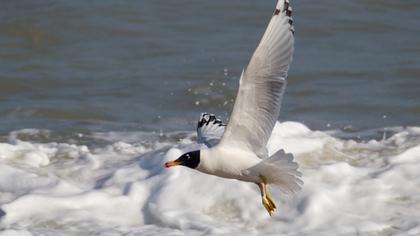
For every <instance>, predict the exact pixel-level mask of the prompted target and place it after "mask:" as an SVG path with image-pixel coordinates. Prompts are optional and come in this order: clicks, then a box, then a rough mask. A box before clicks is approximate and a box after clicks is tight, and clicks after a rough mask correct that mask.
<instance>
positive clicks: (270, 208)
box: [258, 183, 274, 216]
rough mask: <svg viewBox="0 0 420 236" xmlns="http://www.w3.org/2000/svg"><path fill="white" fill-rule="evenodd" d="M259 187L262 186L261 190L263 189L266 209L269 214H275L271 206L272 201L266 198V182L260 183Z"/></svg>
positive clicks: (262, 196)
mask: <svg viewBox="0 0 420 236" xmlns="http://www.w3.org/2000/svg"><path fill="white" fill-rule="evenodd" d="M258 187H259V188H260V191H261V200H262V204H263V206H264V207H265V209H266V210H267V212H268V214H269V215H270V216H271V215H272V214H273V211H274V209H273V208H272V207H271V205H270V203H269V202H268V201H267V199H266V198H265V184H264V183H258Z"/></svg>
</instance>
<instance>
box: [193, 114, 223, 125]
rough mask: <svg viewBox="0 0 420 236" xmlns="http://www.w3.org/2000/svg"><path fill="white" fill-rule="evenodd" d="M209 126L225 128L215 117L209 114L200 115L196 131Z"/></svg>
mask: <svg viewBox="0 0 420 236" xmlns="http://www.w3.org/2000/svg"><path fill="white" fill-rule="evenodd" d="M209 124H214V125H219V126H226V125H225V124H223V122H222V121H221V120H220V119H218V118H216V115H214V114H209V113H201V116H200V119H199V120H198V123H197V129H199V128H201V127H203V126H207V125H209Z"/></svg>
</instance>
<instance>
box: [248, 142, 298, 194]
mask: <svg viewBox="0 0 420 236" xmlns="http://www.w3.org/2000/svg"><path fill="white" fill-rule="evenodd" d="M298 167H299V165H298V164H297V163H296V162H294V161H293V155H292V154H291V153H285V152H284V151H283V150H279V151H277V152H276V153H274V154H273V155H272V156H270V157H269V158H267V159H264V160H262V161H261V162H260V163H258V164H256V165H255V166H253V167H251V168H249V169H248V171H247V172H248V173H249V174H250V175H254V176H260V175H263V176H265V177H266V178H267V183H268V184H274V185H276V186H278V187H279V188H280V190H281V191H282V192H283V193H285V194H293V193H295V192H297V191H299V190H300V189H301V185H303V181H302V180H301V179H299V177H301V176H302V173H300V172H299V171H298V170H297V169H298Z"/></svg>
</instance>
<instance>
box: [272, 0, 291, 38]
mask: <svg viewBox="0 0 420 236" xmlns="http://www.w3.org/2000/svg"><path fill="white" fill-rule="evenodd" d="M282 9H283V11H282V10H280V9H277V8H276V9H275V10H274V13H273V16H277V15H279V14H280V13H283V12H284V13H285V15H286V16H287V17H289V21H288V23H289V25H290V31H292V33H293V34H294V33H295V29H294V27H293V18H292V12H293V11H292V7H291V6H290V3H289V0H284V4H283V8H282Z"/></svg>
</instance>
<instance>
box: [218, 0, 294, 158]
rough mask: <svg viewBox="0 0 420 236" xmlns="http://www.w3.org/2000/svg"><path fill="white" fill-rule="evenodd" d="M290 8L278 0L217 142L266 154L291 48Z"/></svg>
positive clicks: (286, 1) (290, 57)
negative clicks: (219, 140) (224, 128)
mask: <svg viewBox="0 0 420 236" xmlns="http://www.w3.org/2000/svg"><path fill="white" fill-rule="evenodd" d="M291 14H292V9H291V7H290V6H289V1H288V0H279V1H278V2H277V6H276V10H275V11H274V14H273V16H272V17H271V20H270V22H269V24H268V26H267V29H266V31H265V33H264V36H263V37H262V39H261V42H260V43H259V45H258V47H257V49H256V50H255V52H254V54H253V56H252V58H251V60H250V62H249V65H248V67H247V68H246V69H245V70H244V71H243V72H242V76H241V79H240V81H239V90H238V94H237V96H236V101H235V105H234V108H233V111H232V114H231V116H230V119H229V123H228V126H227V128H226V131H225V133H224V135H223V138H222V140H221V142H220V145H229V146H232V145H237V146H240V147H241V148H245V147H248V148H249V150H250V151H253V152H255V153H256V154H257V155H258V156H259V157H261V158H264V157H266V156H267V149H266V144H267V141H268V139H269V137H270V135H271V132H272V130H273V127H274V125H275V123H276V121H277V118H278V116H279V113H280V105H281V101H282V97H283V93H284V90H285V88H286V77H287V72H288V70H289V65H290V63H291V62H292V57H293V51H294V37H293V33H294V28H293V25H292V23H293V20H292V17H291Z"/></svg>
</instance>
